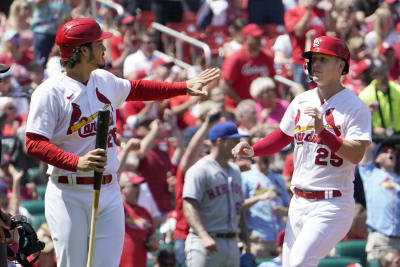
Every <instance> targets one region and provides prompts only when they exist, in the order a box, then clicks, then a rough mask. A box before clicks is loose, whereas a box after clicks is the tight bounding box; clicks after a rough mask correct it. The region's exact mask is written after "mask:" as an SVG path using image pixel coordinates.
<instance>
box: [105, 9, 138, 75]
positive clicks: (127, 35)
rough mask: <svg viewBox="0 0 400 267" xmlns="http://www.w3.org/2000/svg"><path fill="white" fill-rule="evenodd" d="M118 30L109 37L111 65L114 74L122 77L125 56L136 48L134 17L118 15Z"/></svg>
mask: <svg viewBox="0 0 400 267" xmlns="http://www.w3.org/2000/svg"><path fill="white" fill-rule="evenodd" d="M118 31H119V33H120V34H119V35H114V36H113V37H111V38H110V52H111V62H112V67H113V69H114V71H115V72H116V74H117V75H118V76H120V77H122V67H123V64H124V61H125V58H126V57H127V56H128V55H129V54H131V53H133V52H134V51H136V50H137V40H136V32H135V17H133V16H127V17H120V18H119V19H118Z"/></svg>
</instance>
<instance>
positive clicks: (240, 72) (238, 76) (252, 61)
mask: <svg viewBox="0 0 400 267" xmlns="http://www.w3.org/2000/svg"><path fill="white" fill-rule="evenodd" d="M262 33H263V31H262V30H261V28H260V27H259V26H258V25H256V24H248V25H246V26H245V27H244V28H243V30H242V35H243V38H244V45H243V47H242V48H241V49H240V50H238V51H237V52H235V53H234V54H232V55H231V56H230V57H227V58H226V59H225V60H224V62H223V65H222V75H221V77H222V79H221V81H220V87H221V89H223V90H224V91H225V92H226V94H227V96H228V97H227V103H226V107H227V108H232V109H234V108H235V107H236V105H237V103H239V102H240V101H241V100H243V99H249V98H251V95H250V84H251V82H252V81H253V80H254V79H255V78H257V77H261V76H266V77H273V76H274V75H275V70H274V60H273V57H272V56H271V55H269V54H267V53H266V52H265V51H263V50H261V35H262Z"/></svg>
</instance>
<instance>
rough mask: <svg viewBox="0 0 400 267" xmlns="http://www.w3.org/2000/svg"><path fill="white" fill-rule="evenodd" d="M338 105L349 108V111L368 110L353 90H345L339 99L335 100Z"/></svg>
mask: <svg viewBox="0 0 400 267" xmlns="http://www.w3.org/2000/svg"><path fill="white" fill-rule="evenodd" d="M335 102H336V103H337V104H338V105H342V106H345V107H347V108H348V109H349V110H358V109H366V110H368V108H367V106H366V105H365V103H364V102H363V101H362V100H361V99H360V98H359V97H358V96H357V95H356V94H355V93H354V92H353V91H351V90H349V89H347V88H345V89H343V90H342V91H341V92H340V93H339V95H338V97H337V98H336V99H335Z"/></svg>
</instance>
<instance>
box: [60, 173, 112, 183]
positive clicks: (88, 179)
mask: <svg viewBox="0 0 400 267" xmlns="http://www.w3.org/2000/svg"><path fill="white" fill-rule="evenodd" d="M72 179H74V180H75V183H76V184H93V181H94V178H93V177H75V178H72ZM111 181H112V175H111V174H109V175H104V176H103V178H102V179H101V184H109V183H111ZM58 182H59V183H60V184H70V182H69V180H68V176H58Z"/></svg>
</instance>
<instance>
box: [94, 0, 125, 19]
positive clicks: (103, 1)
mask: <svg viewBox="0 0 400 267" xmlns="http://www.w3.org/2000/svg"><path fill="white" fill-rule="evenodd" d="M96 2H97V3H100V4H104V5H106V6H108V7H111V8H112V9H114V10H115V11H117V13H118V16H122V15H123V14H124V13H125V12H124V8H123V7H122V6H121V5H120V4H117V3H115V2H113V1H111V0H92V1H91V2H90V4H91V5H90V9H91V12H92V16H93V17H95V16H94V14H96V13H97V7H96Z"/></svg>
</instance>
